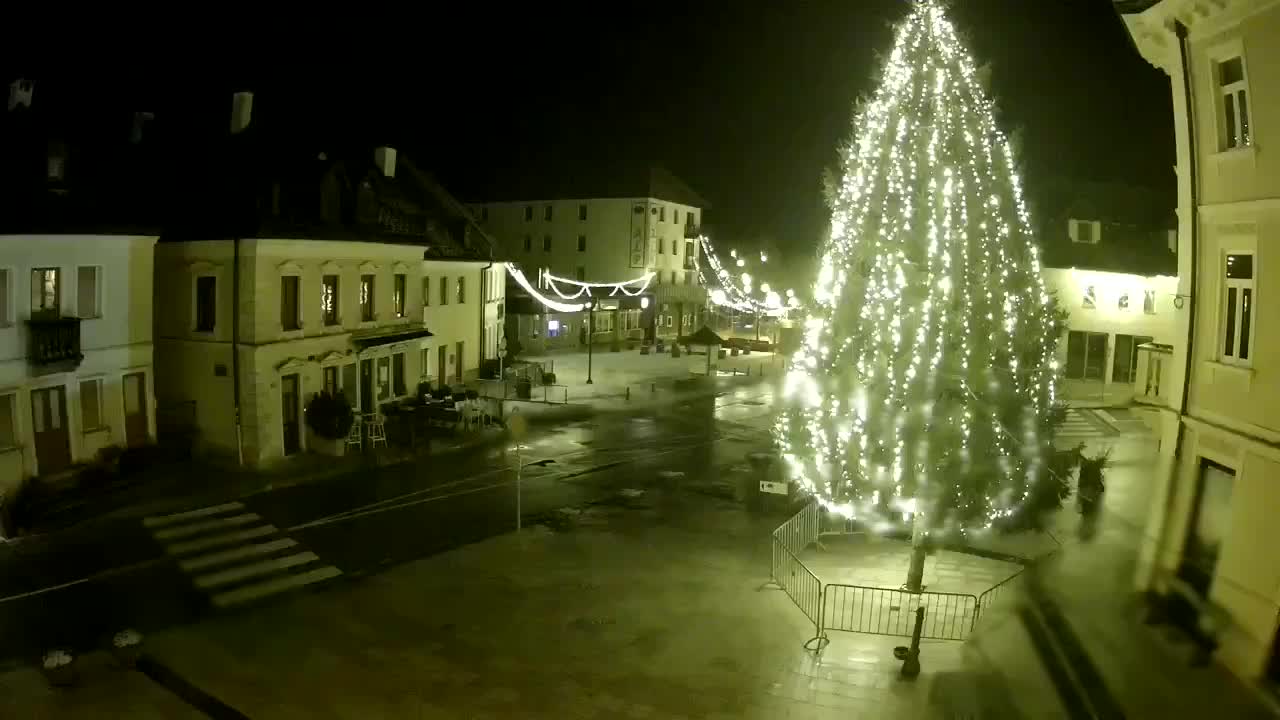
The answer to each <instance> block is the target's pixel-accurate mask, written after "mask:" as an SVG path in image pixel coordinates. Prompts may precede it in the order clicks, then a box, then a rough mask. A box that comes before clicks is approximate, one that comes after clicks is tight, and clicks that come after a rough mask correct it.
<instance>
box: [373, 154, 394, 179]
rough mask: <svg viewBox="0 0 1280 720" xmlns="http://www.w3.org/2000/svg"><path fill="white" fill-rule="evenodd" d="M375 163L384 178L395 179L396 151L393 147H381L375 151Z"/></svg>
mask: <svg viewBox="0 0 1280 720" xmlns="http://www.w3.org/2000/svg"><path fill="white" fill-rule="evenodd" d="M373 162H374V164H375V165H377V166H378V171H379V172H381V173H382V175H383V177H389V178H393V177H395V176H396V149H395V148H393V147H385V146H384V147H380V148H377V149H375V150H374V151H373Z"/></svg>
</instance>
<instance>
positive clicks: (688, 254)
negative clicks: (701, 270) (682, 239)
mask: <svg viewBox="0 0 1280 720" xmlns="http://www.w3.org/2000/svg"><path fill="white" fill-rule="evenodd" d="M684 262H685V268H686V269H688V268H690V267H692V265H691V263H692V262H693V241H692V240H689V241H688V242H686V243H685V244H684Z"/></svg>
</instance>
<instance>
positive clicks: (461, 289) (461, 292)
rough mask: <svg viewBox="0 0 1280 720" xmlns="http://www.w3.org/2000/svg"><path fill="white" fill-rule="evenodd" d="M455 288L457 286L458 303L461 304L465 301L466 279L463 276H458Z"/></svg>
mask: <svg viewBox="0 0 1280 720" xmlns="http://www.w3.org/2000/svg"><path fill="white" fill-rule="evenodd" d="M456 288H457V294H458V304H459V305H461V304H463V303H465V302H466V301H467V279H466V278H465V277H459V278H458V284H457V285H456Z"/></svg>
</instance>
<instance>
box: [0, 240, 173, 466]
mask: <svg viewBox="0 0 1280 720" xmlns="http://www.w3.org/2000/svg"><path fill="white" fill-rule="evenodd" d="M155 243H156V237H155V236H129V235H38V236H37V235H0V489H11V488H12V487H13V486H14V485H15V484H16V483H17V482H19V481H20V480H21V479H22V478H25V477H32V476H36V475H40V476H49V475H54V474H57V473H59V472H61V471H63V470H66V469H68V468H69V467H70V466H71V465H72V464H75V463H83V462H89V461H92V460H93V459H94V458H95V456H96V455H97V453H98V452H99V451H100V450H101V449H102V448H104V447H108V446H120V447H125V446H133V447H136V446H141V445H146V444H149V443H151V442H154V440H155V434H156V433H155V401H154V392H153V382H154V377H153V371H152V366H153V363H152V357H153V352H152V278H153V273H152V263H153V260H152V258H153V247H154V245H155Z"/></svg>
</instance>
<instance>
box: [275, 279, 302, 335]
mask: <svg viewBox="0 0 1280 720" xmlns="http://www.w3.org/2000/svg"><path fill="white" fill-rule="evenodd" d="M280 327H282V328H284V329H285V330H297V329H298V328H300V327H302V322H301V319H300V318H299V317H298V276H297V275H282V276H281V277H280Z"/></svg>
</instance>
